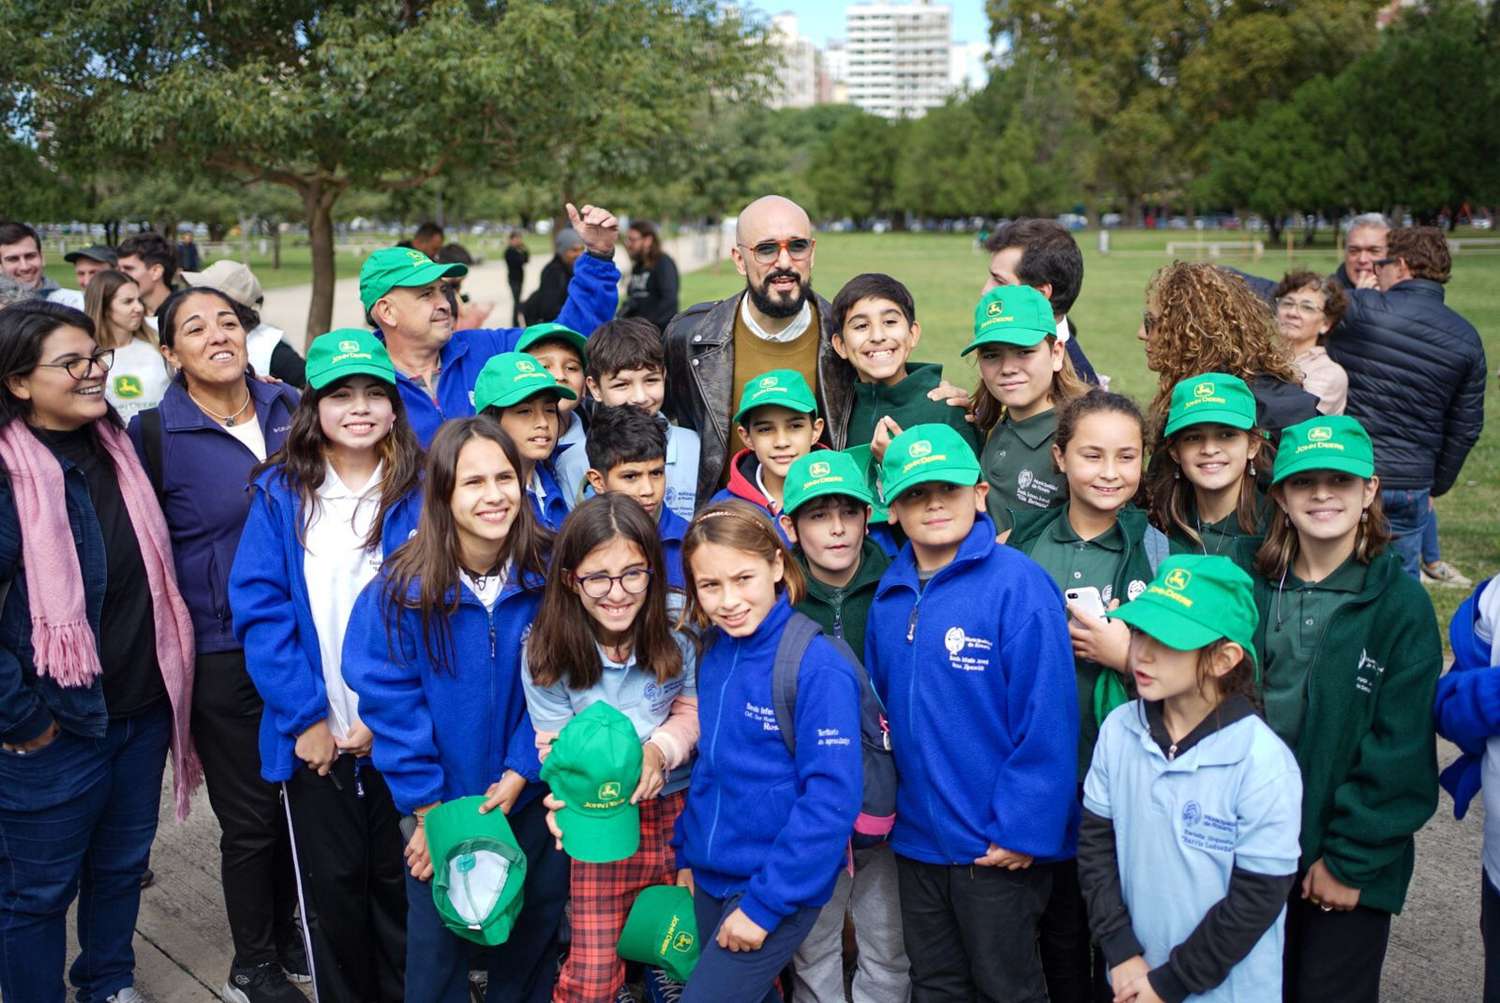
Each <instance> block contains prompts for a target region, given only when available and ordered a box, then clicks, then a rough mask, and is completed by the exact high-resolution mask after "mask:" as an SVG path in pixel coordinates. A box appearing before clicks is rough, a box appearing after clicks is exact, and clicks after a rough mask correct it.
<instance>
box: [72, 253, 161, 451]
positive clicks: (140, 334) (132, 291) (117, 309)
mask: <svg viewBox="0 0 1500 1003" xmlns="http://www.w3.org/2000/svg"><path fill="white" fill-rule="evenodd" d="M84 299H85V302H86V304H87V306H88V309H87V310H86V311H85V312H86V313H87V314H88V315H89V319H90V320H92V321H93V322H94V340H95V341H96V342H98V343H99V347H100V348H108V349H112V350H113V351H114V353H115V357H114V363H113V364H112V365H111V366H110V367H109V378H108V380H107V381H106V382H105V384H104V396H105V397H107V398H109V402H110V403H111V404H113V405H114V407H115V410H116V411H117V412H119V415H120V418H121V419H122V420H124V421H129V420H130V419H131V418H132V417H134V416H135V414H136V412H138V411H144V410H146V409H147V408H153V407H156V405H157V404H158V403H160V401H161V398H162V394H164V393H166V392H167V385H168V384H169V383H170V382H171V379H172V374H171V372H170V371H169V370H168V369H167V360H166V359H163V358H162V355H161V348H160V346H159V343H158V341H157V337H156V331H155V329H153V328H152V327H151V326H150V325H148V324H147V323H146V307H145V305H144V304H142V303H141V291H140V288H139V287H138V286H137V285H136V284H135V283H134V282H133V281H131V279H130V277H129V276H128V275H126V274H124V273H123V272H117V271H115V270H113V269H110V270H108V271H105V272H101V273H100V274H99V275H96V276H95V277H94V279H93V281H92V282H90V283H89V288H88V293H87V294H86V296H85V297H84Z"/></svg>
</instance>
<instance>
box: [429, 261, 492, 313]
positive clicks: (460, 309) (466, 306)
mask: <svg viewBox="0 0 1500 1003" xmlns="http://www.w3.org/2000/svg"><path fill="white" fill-rule="evenodd" d="M433 260H434V261H436V262H437V263H438V264H440V265H463V266H464V267H466V268H473V267H474V265H476V264H477V263H478V262H476V261H475V260H474V255H472V254H470V253H469V249H468V248H466V247H464V245H462V244H444V245H443V246H442V247H440V248H438V252H437V256H436V257H434V258H433ZM444 285H445V286H446V287H447V290H448V293H449V295H450V297H451V298H452V300H453V309H454V315H455V316H456V317H457V318H458V320H457V321H456V324H457V326H458V330H460V331H467V330H469V329H470V328H475V327H480V326H482V325H483V324H484V322H485V321H486V320H487V319H489V316H490V313H491V312H492V311H493V310H494V309H495V304H494V303H492V302H490V301H489V300H476V299H472V298H471V297H470V296H469V294H468V293H466V292H464V277H463V276H462V275H457V276H454V277H453V278H451V279H447V280H445V281H444Z"/></svg>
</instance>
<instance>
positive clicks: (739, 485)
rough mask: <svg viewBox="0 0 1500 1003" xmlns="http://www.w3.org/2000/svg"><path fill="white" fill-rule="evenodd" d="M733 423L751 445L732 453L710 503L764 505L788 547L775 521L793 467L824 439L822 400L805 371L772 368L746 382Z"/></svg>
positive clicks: (779, 511)
mask: <svg viewBox="0 0 1500 1003" xmlns="http://www.w3.org/2000/svg"><path fill="white" fill-rule="evenodd" d="M734 424H735V428H736V429H737V430H738V431H739V435H740V438H741V439H742V440H743V441H745V442H746V443H749V446H748V448H746V449H742V450H740V451H739V452H738V453H735V454H734V457H733V458H732V459H731V460H730V461H729V483H728V485H726V486H725V488H724V490H722V491H720V492H719V493H718V494H716V495H714V496H713V498H711V499H709V500H710V501H713V502H717V501H723V500H725V499H727V498H740V499H743V500H745V501H748V502H750V503H751V504H753V505H758V506H760V507H761V508H763V509H765V511H766V514H767V515H769V516H770V517H771V521H772V523H775V524H776V530H777V532H779V533H780V534H781V537H782V539H783V540H785V541H786V542H787V545H788V546H790V545H791V541H790V540H788V539H787V536H786V530H785V529H784V528H782V526H781V524H780V523H779V522H778V521H777V517H778V516H779V515H780V514H781V510H782V507H783V501H784V491H785V489H786V478H787V473H788V472H789V471H790V470H791V467H792V464H793V463H794V462H796V460H797V459H798V457H802V456H806V455H807V454H808V453H810V452H812V451H813V448H814V447H815V446H816V445H817V443H818V439H819V438H821V437H822V435H823V419H822V418H819V417H818V400H817V398H816V397H814V396H813V392H812V387H810V386H808V385H807V380H805V379H803V377H802V374H801V373H799V372H797V371H796V370H795V369H772V370H770V371H768V372H764V373H761V374H760V375H759V376H755V377H752V378H751V379H749V380H747V381H746V382H745V386H744V389H743V390H741V391H740V407H739V410H738V411H736V412H735V413H734Z"/></svg>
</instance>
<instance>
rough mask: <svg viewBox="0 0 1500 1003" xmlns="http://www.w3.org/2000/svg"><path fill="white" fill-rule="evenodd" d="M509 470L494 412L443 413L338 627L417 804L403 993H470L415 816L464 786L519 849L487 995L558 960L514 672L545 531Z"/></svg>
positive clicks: (391, 770)
mask: <svg viewBox="0 0 1500 1003" xmlns="http://www.w3.org/2000/svg"><path fill="white" fill-rule="evenodd" d="M549 379H550V377H549ZM521 470H522V464H521V458H520V454H519V453H518V452H517V450H516V446H515V444H514V443H513V442H512V441H511V440H510V438H509V437H508V436H507V435H506V434H505V432H504V431H503V430H502V429H501V428H500V426H499V425H498V424H497V423H496V422H495V420H494V419H492V418H489V417H486V416H484V415H479V416H475V417H471V418H462V419H458V420H455V421H450V422H448V423H447V424H445V425H444V426H443V427H442V428H440V429H439V430H438V433H437V435H436V436H435V437H434V438H433V440H432V446H431V447H430V448H429V450H428V453H427V468H426V483H425V489H424V494H423V505H422V516H421V521H420V523H419V524H418V527H417V533H416V535H415V536H414V537H413V538H412V539H411V540H410V541H409V542H408V543H407V544H406V545H405V546H403V547H402V548H401V549H400V550H398V551H397V552H396V553H395V554H393V555H392V556H391V558H390V560H388V561H387V562H386V564H385V567H384V568H383V569H382V570H381V573H380V575H379V577H377V578H376V579H375V580H374V581H372V582H371V583H370V584H369V585H368V586H366V587H365V590H364V592H362V593H361V594H360V597H359V601H358V602H357V603H356V604H355V607H354V614H353V616H352V617H351V618H350V621H349V630H348V633H347V634H346V636H345V641H344V674H345V676H346V677H347V678H348V680H349V682H350V683H351V685H352V686H353V687H354V689H355V691H356V692H357V693H358V694H359V710H360V715H361V716H362V717H363V718H364V721H365V723H366V724H367V725H368V726H369V728H370V730H371V731H372V732H374V734H375V741H374V757H375V765H376V767H377V768H378V769H379V770H380V772H381V773H382V775H384V777H385V779H386V783H387V784H389V786H390V789H391V795H392V797H393V798H394V799H395V802H396V807H397V808H399V809H400V810H401V812H402V813H404V814H407V815H411V816H414V817H415V819H414V820H415V829H414V831H413V833H412V835H411V838H410V840H409V841H408V843H407V846H406V863H407V865H408V868H409V871H410V873H409V874H408V875H407V878H406V893H407V903H408V905H407V919H406V1000H407V1001H408V1003H466V1001H467V1000H468V998H469V995H468V993H469V967H470V961H471V957H470V955H471V949H472V947H473V945H471V944H470V943H469V942H468V941H466V940H461V939H460V938H459V937H457V936H456V935H455V934H453V933H451V932H449V931H448V929H447V928H446V927H445V926H444V925H443V921H442V919H441V918H440V917H439V916H438V912H437V909H436V907H435V906H434V905H433V898H432V890H431V887H430V886H429V884H428V882H429V880H430V879H431V877H432V861H431V859H430V858H429V855H428V852H427V837H426V832H425V831H424V829H423V828H422V819H423V817H424V816H425V815H426V814H427V812H428V811H430V810H431V809H432V808H434V807H436V806H437V805H438V804H440V803H442V802H444V801H450V800H453V799H455V798H462V797H468V796H471V795H477V794H482V795H486V796H487V798H488V802H487V805H486V807H487V809H488V810H495V809H499V810H501V811H504V812H505V813H506V815H507V817H508V819H509V821H510V826H511V829H512V830H513V832H514V833H515V836H516V840H517V842H518V843H519V844H520V846H521V848H522V849H523V850H524V851H525V852H526V857H527V869H526V885H525V890H524V896H525V906H524V908H523V909H522V911H521V914H520V916H519V917H518V919H517V922H516V926H515V930H514V932H513V933H512V934H511V937H510V939H509V940H508V941H507V942H506V943H505V944H503V945H502V946H500V947H497V948H493V949H490V950H489V951H487V952H485V960H486V963H487V966H488V968H489V972H490V989H489V992H490V998H491V999H504V1000H525V1001H530V1000H533V999H535V998H538V997H540V998H546V997H547V996H550V994H551V991H552V983H553V980H554V979H555V978H556V976H557V953H556V951H555V949H554V946H553V945H554V941H555V939H556V934H557V930H558V926H559V924H560V922H561V920H562V912H563V905H564V903H565V902H566V899H567V890H568V863H567V857H565V856H564V855H563V854H562V853H561V852H560V851H559V850H557V849H556V848H555V847H554V845H553V841H552V838H551V835H550V834H549V833H548V832H547V825H546V811H545V809H544V808H543V806H542V800H541V798H540V797H539V796H538V795H539V794H540V793H541V792H542V785H541V784H540V783H539V782H538V774H539V772H540V769H541V764H540V763H539V762H538V760H537V753H536V733H535V731H534V730H533V728H532V725H531V718H530V717H529V716H528V715H527V713H526V695H525V691H524V688H523V685H522V677H521V649H522V647H523V645H524V642H525V637H526V634H527V632H528V631H529V630H530V627H531V621H532V620H533V618H534V617H535V615H536V609H537V605H538V604H539V603H540V601H541V597H542V582H543V579H544V576H545V574H546V557H547V553H546V552H547V549H548V547H549V546H550V543H551V538H550V535H549V534H548V533H547V532H546V531H545V530H543V529H541V528H539V527H538V525H537V523H536V519H535V517H534V516H533V515H532V511H531V507H530V505H528V504H527V503H526V501H525V499H524V498H523V497H522V493H523V492H524V490H525V489H524V488H523V487H522V484H523V481H522V478H521V473H520V472H521ZM455 558H456V560H455Z"/></svg>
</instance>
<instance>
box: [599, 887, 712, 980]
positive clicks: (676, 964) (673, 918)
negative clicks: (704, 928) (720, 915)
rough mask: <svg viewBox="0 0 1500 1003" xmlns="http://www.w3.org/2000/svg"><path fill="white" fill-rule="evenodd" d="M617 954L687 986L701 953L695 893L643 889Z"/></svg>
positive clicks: (631, 911)
mask: <svg viewBox="0 0 1500 1003" xmlns="http://www.w3.org/2000/svg"><path fill="white" fill-rule="evenodd" d="M617 951H618V953H619V955H620V957H622V958H624V959H625V960H626V961H638V962H640V963H641V964H643V965H655V966H656V967H658V968H663V969H665V970H666V972H667V974H668V975H670V976H672V978H674V979H676V980H677V981H678V982H686V981H687V980H688V976H690V975H692V974H693V969H694V968H695V967H696V966H697V964H698V952H699V946H698V918H697V916H696V915H694V913H693V893H692V892H690V891H688V890H687V889H686V888H681V887H678V886H676V885H652V886H651V887H650V888H642V889H641V893H640V894H639V895H637V896H636V897H635V905H633V906H631V907H630V915H629V916H628V917H626V919H625V928H624V929H623V930H621V931H620V944H619V947H618V948H617Z"/></svg>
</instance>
